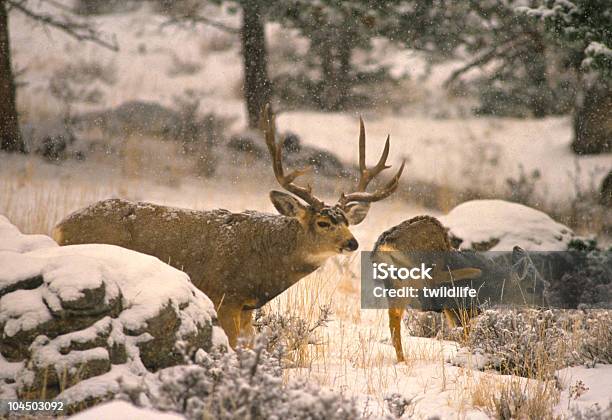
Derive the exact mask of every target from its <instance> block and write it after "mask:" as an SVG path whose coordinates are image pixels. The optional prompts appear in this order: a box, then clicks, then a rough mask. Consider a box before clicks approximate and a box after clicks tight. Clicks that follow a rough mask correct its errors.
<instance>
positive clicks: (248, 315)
mask: <svg viewBox="0 0 612 420" xmlns="http://www.w3.org/2000/svg"><path fill="white" fill-rule="evenodd" d="M240 336H241V337H242V338H244V339H245V340H246V344H247V346H248V347H251V346H252V345H253V337H254V336H255V329H254V328H253V309H243V310H242V313H241V314H240Z"/></svg>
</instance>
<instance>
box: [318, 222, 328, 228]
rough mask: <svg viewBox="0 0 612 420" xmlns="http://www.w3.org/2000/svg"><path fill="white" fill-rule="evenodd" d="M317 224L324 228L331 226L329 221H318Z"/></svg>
mask: <svg viewBox="0 0 612 420" xmlns="http://www.w3.org/2000/svg"><path fill="white" fill-rule="evenodd" d="M317 225H319V227H322V228H328V227H329V226H330V224H329V223H327V222H317Z"/></svg>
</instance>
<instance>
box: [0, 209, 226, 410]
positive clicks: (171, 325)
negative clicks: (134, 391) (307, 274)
mask: <svg viewBox="0 0 612 420" xmlns="http://www.w3.org/2000/svg"><path fill="white" fill-rule="evenodd" d="M216 322H217V321H216V314H215V311H214V308H213V305H212V303H211V301H210V300H209V299H208V297H207V296H206V295H204V294H203V293H202V292H201V291H199V290H198V289H197V288H195V287H194V286H193V285H192V284H191V282H190V280H189V277H188V276H187V275H186V274H185V273H183V272H182V271H179V270H176V269H174V268H172V267H170V266H169V265H167V264H164V263H162V262H161V261H159V260H158V259H156V258H154V257H151V256H148V255H144V254H140V253H137V252H134V251H130V250H127V249H124V248H120V247H116V246H111V245H97V244H94V245H74V246H67V247H59V246H57V244H56V243H55V242H53V241H52V240H51V239H50V238H48V237H46V236H43V235H23V234H21V233H20V232H19V231H18V230H17V228H15V227H14V226H12V225H11V224H10V223H9V222H8V220H7V219H6V218H4V217H2V216H0V334H1V340H0V355H1V357H0V371H2V372H3V373H2V375H0V398H26V397H34V396H40V395H45V396H46V398H51V397H56V396H57V397H58V398H63V399H66V400H67V401H68V403H69V404H73V405H74V404H80V407H81V408H83V403H85V405H86V403H87V401H94V400H96V399H98V398H104V397H106V396H108V395H110V394H112V391H113V390H114V389H116V388H117V383H118V382H117V381H119V380H120V378H121V376H122V375H125V374H129V375H142V374H147V373H148V372H155V371H157V370H159V369H162V368H166V367H169V366H174V365H177V364H182V363H185V361H186V358H189V357H190V356H191V355H192V354H193V353H194V352H195V351H196V350H198V349H203V350H204V351H209V350H211V348H212V347H213V346H215V345H221V346H222V345H225V346H226V347H227V342H226V338H225V334H224V333H223V331H222V330H221V329H220V328H219V327H218V326H216ZM93 380H95V381H96V382H95V383H96V384H97V385H96V386H91V381H93ZM0 414H1V413H0Z"/></svg>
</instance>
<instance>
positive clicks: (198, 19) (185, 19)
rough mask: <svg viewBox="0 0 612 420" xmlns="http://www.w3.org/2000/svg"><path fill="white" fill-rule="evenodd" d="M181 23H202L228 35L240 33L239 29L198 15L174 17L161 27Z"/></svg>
mask: <svg viewBox="0 0 612 420" xmlns="http://www.w3.org/2000/svg"><path fill="white" fill-rule="evenodd" d="M181 23H191V24H196V23H202V24H204V25H208V26H212V27H213V28H217V29H220V30H222V31H225V32H228V33H230V34H239V33H240V29H238V28H234V27H232V26H228V25H226V24H224V23H221V22H217V21H216V20H213V19H209V18H206V17H204V16H200V15H183V16H175V17H173V18H171V19H169V20H168V21H166V22H164V23H163V24H162V27H163V26H169V25H177V24H181Z"/></svg>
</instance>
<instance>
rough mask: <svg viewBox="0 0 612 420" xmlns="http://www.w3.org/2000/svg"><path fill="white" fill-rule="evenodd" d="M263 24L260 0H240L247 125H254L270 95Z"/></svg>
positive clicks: (256, 124)
mask: <svg viewBox="0 0 612 420" xmlns="http://www.w3.org/2000/svg"><path fill="white" fill-rule="evenodd" d="M264 25H265V24H264V19H263V15H262V10H261V3H260V1H259V0H250V1H245V2H243V6H242V29H241V38H242V57H243V60H244V98H245V100H246V107H247V113H248V120H249V127H251V128H257V127H258V125H259V114H260V112H261V110H262V108H263V107H264V106H265V104H267V103H269V102H270V97H271V84H270V80H269V78H268V66H267V51H266V37H265V31H264V28H265V26H264Z"/></svg>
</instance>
